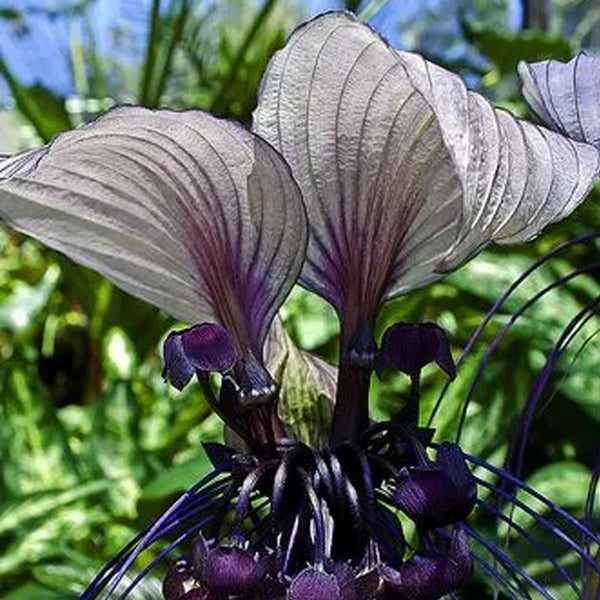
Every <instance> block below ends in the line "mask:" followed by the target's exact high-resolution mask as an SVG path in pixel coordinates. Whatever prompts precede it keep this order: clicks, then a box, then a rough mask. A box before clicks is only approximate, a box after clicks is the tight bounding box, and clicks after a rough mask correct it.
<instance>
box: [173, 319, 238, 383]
mask: <svg viewBox="0 0 600 600" xmlns="http://www.w3.org/2000/svg"><path fill="white" fill-rule="evenodd" d="M163 356H164V363H165V366H164V371H163V375H164V376H165V377H166V378H167V379H168V380H169V381H170V383H171V384H172V385H174V386H175V387H176V388H177V389H179V390H181V389H183V387H185V386H186V385H187V383H188V382H189V380H190V379H191V378H192V376H193V375H194V373H195V372H196V371H217V372H219V373H225V372H226V371H229V369H231V368H232V367H233V365H234V364H235V363H236V361H237V359H238V354H237V352H236V349H235V346H234V344H233V339H232V338H231V336H230V335H229V333H227V331H226V330H225V329H223V327H221V326H220V325H217V324H215V323H202V324H200V325H194V327H191V328H190V329H185V330H183V331H174V332H172V333H170V334H169V336H168V337H167V339H166V340H165V343H164V347H163Z"/></svg>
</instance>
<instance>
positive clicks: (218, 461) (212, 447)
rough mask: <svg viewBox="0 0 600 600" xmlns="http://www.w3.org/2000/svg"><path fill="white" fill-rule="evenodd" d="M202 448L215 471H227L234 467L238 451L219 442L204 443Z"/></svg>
mask: <svg viewBox="0 0 600 600" xmlns="http://www.w3.org/2000/svg"><path fill="white" fill-rule="evenodd" d="M202 448H204V452H206V455H207V456H208V458H209V460H210V462H211V463H212V465H213V467H215V469H221V470H223V471H227V470H229V469H230V468H231V466H232V465H233V457H234V456H235V455H236V454H237V451H236V450H234V449H233V448H230V447H229V446H225V444H219V443H218V442H202Z"/></svg>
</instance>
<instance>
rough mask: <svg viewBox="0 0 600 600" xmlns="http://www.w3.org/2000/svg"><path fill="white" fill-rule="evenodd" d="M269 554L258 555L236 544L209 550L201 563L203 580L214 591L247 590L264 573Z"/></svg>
mask: <svg viewBox="0 0 600 600" xmlns="http://www.w3.org/2000/svg"><path fill="white" fill-rule="evenodd" d="M267 566H268V557H263V558H261V557H259V556H258V555H256V554H253V553H251V552H250V551H248V550H244V549H243V548H238V547H236V546H217V547H216V548H213V549H212V550H208V552H207V554H206V557H205V558H204V561H203V565H202V571H201V573H202V580H203V581H204V583H205V584H206V586H207V587H208V588H209V589H210V590H211V591H214V592H219V593H221V594H236V595H237V594H248V593H250V592H251V591H252V590H254V589H255V588H256V587H257V586H258V584H259V583H260V582H261V581H262V579H263V577H264V576H265V574H266V570H267Z"/></svg>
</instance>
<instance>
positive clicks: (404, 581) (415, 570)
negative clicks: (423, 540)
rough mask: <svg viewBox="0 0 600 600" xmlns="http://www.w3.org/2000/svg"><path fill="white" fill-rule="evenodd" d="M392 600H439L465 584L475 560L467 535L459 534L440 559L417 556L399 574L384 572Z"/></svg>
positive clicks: (384, 578)
mask: <svg viewBox="0 0 600 600" xmlns="http://www.w3.org/2000/svg"><path fill="white" fill-rule="evenodd" d="M380 573H381V576H382V577H383V580H384V582H385V592H386V594H387V596H388V597H389V598H390V600H438V599H439V598H442V597H443V596H445V595H446V594H448V593H450V592H453V591H455V590H457V589H458V588H460V587H461V586H463V585H464V584H466V583H467V582H468V581H469V579H470V578H471V576H472V573H473V558H472V556H471V553H470V551H469V544H468V541H467V536H466V534H465V532H464V531H462V530H456V531H455V532H454V534H453V536H452V540H451V542H450V547H449V549H448V552H447V553H445V554H440V555H437V556H421V555H419V554H416V555H415V556H413V558H411V559H410V560H409V561H407V562H406V563H404V564H403V565H402V566H401V567H400V568H399V569H398V570H396V569H393V568H391V567H388V566H384V567H382V568H381V571H380Z"/></svg>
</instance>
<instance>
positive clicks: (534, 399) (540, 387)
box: [507, 298, 600, 475]
mask: <svg viewBox="0 0 600 600" xmlns="http://www.w3.org/2000/svg"><path fill="white" fill-rule="evenodd" d="M599 304H600V298H596V299H595V300H594V301H593V302H591V303H590V304H588V305H587V306H586V307H585V308H583V309H582V310H581V311H580V312H579V313H577V315H576V316H575V317H574V318H573V319H572V320H571V321H570V322H569V323H568V325H567V327H566V328H565V329H564V331H563V332H562V334H561V336H560V338H559V340H558V342H557V343H556V345H555V346H554V348H553V349H552V352H551V353H550V355H549V356H548V359H547V361H546V364H545V365H544V368H543V369H542V370H541V372H540V374H539V375H538V378H537V379H536V381H535V384H534V386H533V388H532V390H531V393H530V395H529V398H528V399H527V403H526V404H525V408H524V410H523V413H522V423H523V425H521V426H520V427H519V428H518V429H517V431H516V434H515V435H514V436H513V441H512V442H511V447H510V449H509V452H508V458H507V464H509V465H510V464H512V462H513V458H514V454H515V452H517V447H518V455H517V464H516V474H517V475H518V474H519V473H520V472H521V468H522V466H523V462H524V460H525V447H526V446H527V439H528V434H529V431H530V429H531V424H532V421H533V417H534V414H535V410H536V408H537V405H538V402H539V400H540V397H541V395H542V393H543V392H544V390H545V389H546V385H547V384H548V381H549V379H550V375H551V374H552V372H553V371H554V367H555V366H556V363H557V362H558V360H559V358H560V356H561V354H562V352H563V351H564V350H565V348H566V347H567V346H568V345H569V343H570V342H571V341H573V339H574V337H575V336H576V335H577V334H578V333H579V331H580V330H581V329H582V328H583V327H584V326H585V325H586V324H587V322H588V321H589V320H590V319H591V318H593V317H594V316H595V315H596V310H597V308H598V305H599ZM588 313H589V314H588ZM571 334H572V335H571ZM569 336H570V339H568V341H567V342H566V343H565V340H566V339H567V338H569Z"/></svg>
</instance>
